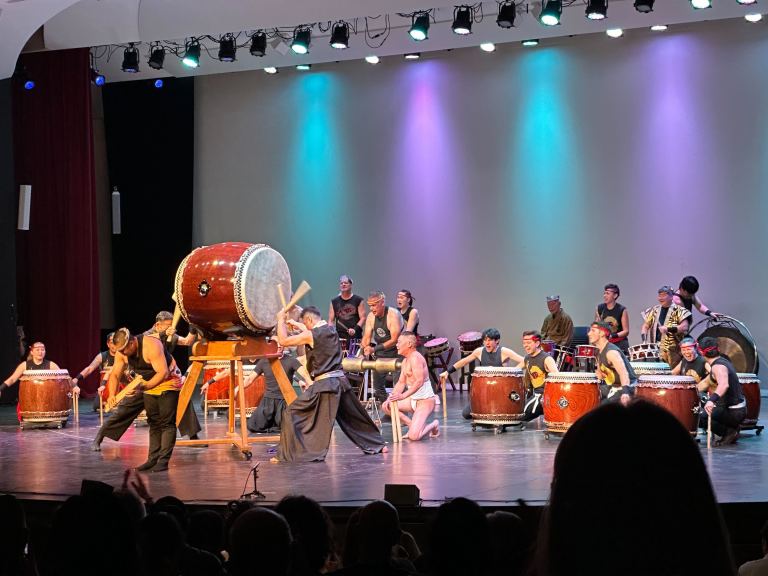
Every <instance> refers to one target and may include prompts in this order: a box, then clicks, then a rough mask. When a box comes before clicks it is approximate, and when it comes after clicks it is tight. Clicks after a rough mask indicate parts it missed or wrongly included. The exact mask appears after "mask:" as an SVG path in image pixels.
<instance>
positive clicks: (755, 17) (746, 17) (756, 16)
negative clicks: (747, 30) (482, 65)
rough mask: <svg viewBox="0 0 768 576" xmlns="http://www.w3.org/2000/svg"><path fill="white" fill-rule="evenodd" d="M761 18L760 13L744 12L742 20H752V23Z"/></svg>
mask: <svg viewBox="0 0 768 576" xmlns="http://www.w3.org/2000/svg"><path fill="white" fill-rule="evenodd" d="M762 19H763V15H762V14H745V15H744V20H746V21H747V22H752V23H753V24H755V23H757V22H760V20H762Z"/></svg>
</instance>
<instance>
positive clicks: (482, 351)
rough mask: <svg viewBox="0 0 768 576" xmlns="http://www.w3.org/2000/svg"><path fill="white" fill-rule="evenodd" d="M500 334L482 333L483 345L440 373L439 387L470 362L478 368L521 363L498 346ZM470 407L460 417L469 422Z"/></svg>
mask: <svg viewBox="0 0 768 576" xmlns="http://www.w3.org/2000/svg"><path fill="white" fill-rule="evenodd" d="M500 343H501V333H500V332H499V331H498V330H496V328H487V329H486V330H484V331H483V345H482V346H480V347H479V348H475V349H474V350H473V351H472V353H471V354H468V355H467V356H464V358H461V359H459V360H457V361H456V362H455V363H454V364H453V366H451V367H450V368H448V370H444V371H443V372H441V373H440V385H441V386H445V381H446V380H447V379H448V375H449V374H453V373H454V372H456V371H457V370H459V369H461V367H462V366H466V365H467V364H469V363H470V362H475V363H476V364H477V365H479V366H492V367H496V368H498V367H500V366H509V365H511V364H514V365H518V364H520V362H522V361H523V357H522V356H520V354H518V353H517V352H515V351H514V350H512V349H511V348H505V347H504V346H500V345H499V344H500ZM470 411H471V407H470V405H469V404H467V405H466V406H464V408H463V409H462V412H461V414H462V416H464V418H466V419H467V420H470V419H471V418H472V416H470Z"/></svg>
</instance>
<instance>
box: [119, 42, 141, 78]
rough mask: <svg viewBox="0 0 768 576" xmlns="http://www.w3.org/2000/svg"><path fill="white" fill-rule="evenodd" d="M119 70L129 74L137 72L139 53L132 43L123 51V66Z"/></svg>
mask: <svg viewBox="0 0 768 576" xmlns="http://www.w3.org/2000/svg"><path fill="white" fill-rule="evenodd" d="M121 68H122V70H123V72H128V73H130V74H136V73H137V72H138V71H139V51H138V50H136V46H134V44H133V42H131V43H130V44H129V45H128V48H126V49H125V50H124V51H123V65H122V67H121Z"/></svg>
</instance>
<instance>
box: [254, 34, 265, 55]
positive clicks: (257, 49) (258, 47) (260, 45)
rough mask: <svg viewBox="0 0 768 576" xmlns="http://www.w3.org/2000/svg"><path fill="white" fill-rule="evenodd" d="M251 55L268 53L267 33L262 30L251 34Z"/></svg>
mask: <svg viewBox="0 0 768 576" xmlns="http://www.w3.org/2000/svg"><path fill="white" fill-rule="evenodd" d="M250 51H251V56H259V57H261V56H264V54H266V53H267V35H266V34H265V33H264V32H262V31H258V32H254V33H253V36H251V48H250Z"/></svg>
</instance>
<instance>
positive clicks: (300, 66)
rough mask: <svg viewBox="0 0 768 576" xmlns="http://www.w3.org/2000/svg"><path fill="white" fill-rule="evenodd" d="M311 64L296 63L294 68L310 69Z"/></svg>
mask: <svg viewBox="0 0 768 576" xmlns="http://www.w3.org/2000/svg"><path fill="white" fill-rule="evenodd" d="M311 69H312V64H297V65H296V70H311Z"/></svg>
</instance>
